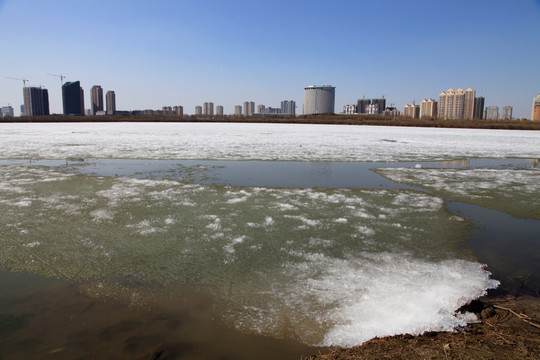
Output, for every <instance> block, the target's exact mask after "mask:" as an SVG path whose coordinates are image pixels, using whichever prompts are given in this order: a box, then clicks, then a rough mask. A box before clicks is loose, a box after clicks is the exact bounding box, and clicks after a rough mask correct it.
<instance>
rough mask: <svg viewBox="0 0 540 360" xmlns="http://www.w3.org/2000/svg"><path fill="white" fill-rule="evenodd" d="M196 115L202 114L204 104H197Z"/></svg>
mask: <svg viewBox="0 0 540 360" xmlns="http://www.w3.org/2000/svg"><path fill="white" fill-rule="evenodd" d="M195 115H202V106H195Z"/></svg>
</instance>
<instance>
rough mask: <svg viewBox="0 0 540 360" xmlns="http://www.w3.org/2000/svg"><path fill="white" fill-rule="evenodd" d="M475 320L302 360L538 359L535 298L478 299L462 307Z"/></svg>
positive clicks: (539, 302)
mask: <svg viewBox="0 0 540 360" xmlns="http://www.w3.org/2000/svg"><path fill="white" fill-rule="evenodd" d="M467 310H469V311H473V312H474V313H476V314H477V316H478V319H479V320H480V322H479V323H477V324H470V325H469V326H468V327H467V328H465V329H458V330H457V331H456V332H454V333H445V332H441V333H425V334H423V335H420V336H411V335H398V336H392V337H386V338H376V339H372V340H370V341H367V342H366V343H364V344H362V345H361V346H356V347H352V348H348V349H345V348H337V349H333V350H332V351H330V352H329V353H326V354H323V353H321V354H317V355H312V356H310V357H307V358H305V359H306V360H329V359H333V360H353V359H538V358H540V322H539V321H540V298H537V297H531V296H526V295H524V296H520V297H513V296H505V297H484V298H482V299H480V300H477V301H474V302H473V303H472V304H471V305H470V306H468V309H467Z"/></svg>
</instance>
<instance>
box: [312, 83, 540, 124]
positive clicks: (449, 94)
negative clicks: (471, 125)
mask: <svg viewBox="0 0 540 360" xmlns="http://www.w3.org/2000/svg"><path fill="white" fill-rule="evenodd" d="M307 89H308V88H306V90H307ZM342 114H369V115H387V116H392V117H396V116H403V117H407V118H412V119H444V120H481V119H485V120H512V119H513V108H512V106H504V107H503V108H502V111H501V112H499V107H498V106H487V107H486V106H485V98H484V97H483V96H478V97H477V96H476V91H475V90H473V89H471V88H469V89H467V90H463V89H462V88H459V89H457V90H454V89H449V90H447V91H443V92H441V94H440V95H439V101H436V100H434V99H424V100H422V101H421V102H420V105H417V104H415V103H414V102H413V103H412V104H407V105H405V106H404V108H403V111H401V112H400V111H398V110H397V109H396V108H394V107H386V100H385V99H384V97H383V98H381V99H365V98H363V99H359V100H358V103H357V104H356V105H345V106H344V107H343V112H342ZM531 119H532V120H540V94H539V95H538V96H537V97H536V98H534V100H533V113H532V116H531Z"/></svg>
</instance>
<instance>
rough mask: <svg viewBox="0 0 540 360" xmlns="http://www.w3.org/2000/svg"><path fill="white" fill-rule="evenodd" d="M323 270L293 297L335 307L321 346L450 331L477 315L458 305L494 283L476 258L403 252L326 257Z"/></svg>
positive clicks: (325, 316)
mask: <svg viewBox="0 0 540 360" xmlns="http://www.w3.org/2000/svg"><path fill="white" fill-rule="evenodd" d="M316 260H317V263H319V264H320V263H321V262H322V263H326V264H325V266H327V268H326V269H325V275H324V276H322V277H321V278H318V279H314V278H308V279H305V282H304V283H303V286H300V287H299V292H302V293H304V295H301V294H298V293H296V294H295V296H299V297H302V296H306V297H314V298H317V299H319V301H320V303H321V306H322V307H323V308H324V307H331V308H332V310H330V311H329V312H328V313H326V314H322V317H321V321H322V322H324V323H327V324H332V326H331V328H330V330H329V331H328V332H327V334H326V336H325V337H324V340H323V341H322V343H321V344H319V345H321V346H332V345H338V346H347V347H350V346H355V345H360V344H362V343H363V342H365V341H367V340H369V339H372V338H374V337H382V336H391V335H399V334H413V335H416V334H422V333H424V332H426V331H452V330H454V329H455V328H456V327H458V326H465V325H466V324H467V322H473V321H475V320H476V317H475V316H474V314H457V313H456V310H457V309H459V308H460V307H461V306H463V305H466V304H467V303H469V302H470V301H472V300H474V299H477V298H479V297H481V296H483V295H485V294H486V290H487V289H491V288H496V287H497V286H498V285H499V282H498V281H497V280H493V279H491V278H490V273H489V272H487V271H485V270H484V269H483V268H482V266H481V265H480V264H478V263H473V262H469V261H465V260H446V261H442V262H433V263H432V262H427V261H424V260H420V259H411V258H408V257H407V256H403V255H402V254H395V253H394V254H391V253H386V254H385V253H382V254H366V257H365V258H362V259H348V260H342V261H338V260H336V259H328V258H326V259H325V260H323V259H321V257H318V258H317V259H316Z"/></svg>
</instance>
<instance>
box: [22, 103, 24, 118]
mask: <svg viewBox="0 0 540 360" xmlns="http://www.w3.org/2000/svg"><path fill="white" fill-rule="evenodd" d="M21 116H24V104H22V105H21Z"/></svg>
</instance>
